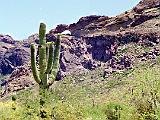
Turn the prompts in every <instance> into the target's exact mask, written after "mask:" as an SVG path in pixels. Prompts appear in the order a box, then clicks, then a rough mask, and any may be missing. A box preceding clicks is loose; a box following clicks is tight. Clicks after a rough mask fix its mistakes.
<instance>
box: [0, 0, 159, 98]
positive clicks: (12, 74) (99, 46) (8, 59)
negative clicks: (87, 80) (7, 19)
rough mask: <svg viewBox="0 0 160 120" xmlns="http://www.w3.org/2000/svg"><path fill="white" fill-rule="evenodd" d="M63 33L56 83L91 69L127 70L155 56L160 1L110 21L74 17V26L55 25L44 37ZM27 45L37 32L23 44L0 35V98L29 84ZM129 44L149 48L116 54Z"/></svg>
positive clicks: (51, 38) (52, 38) (146, 1)
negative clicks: (75, 19) (69, 32)
mask: <svg viewBox="0 0 160 120" xmlns="http://www.w3.org/2000/svg"><path fill="white" fill-rule="evenodd" d="M64 30H69V31H71V35H63V36H62V50H61V59H60V71H59V74H58V76H57V80H60V79H62V78H63V77H64V76H66V75H70V74H73V73H74V74H79V73H81V72H84V71H88V70H93V69H95V68H97V67H103V68H105V70H104V73H103V76H104V77H106V76H108V75H109V74H111V73H113V72H115V71H123V70H128V69H132V68H133V67H134V64H135V63H136V62H138V61H143V60H147V59H154V58H155V57H156V56H159V54H160V50H159V47H158V48H157V47H156V46H157V45H159V42H160V1H159V0H143V1H141V2H140V3H139V4H138V5H137V6H135V7H134V8H133V9H131V10H129V11H125V12H124V13H122V14H120V15H117V16H115V17H108V16H95V15H92V16H86V17H82V18H80V19H79V21H78V22H77V23H73V24H70V25H63V24H61V25H58V26H57V27H56V28H55V29H52V30H51V31H50V32H49V33H48V34H47V35H46V39H47V41H55V35H56V34H57V33H59V32H63V31H64ZM33 42H34V43H37V42H38V35H37V34H35V35H32V36H30V37H28V39H26V40H23V41H15V40H13V39H12V38H11V37H10V36H8V35H0V44H1V45H0V73H1V74H3V75H8V76H7V77H6V78H5V79H3V80H1V81H0V83H1V86H2V87H3V89H2V92H1V96H4V95H6V94H8V93H10V92H14V91H18V90H21V89H24V88H27V87H30V86H32V85H34V81H33V80H32V75H31V70H30V50H29V46H30V43H33ZM130 44H136V45H138V46H140V47H145V48H150V47H152V49H151V50H150V51H147V52H146V51H145V52H143V53H140V54H134V53H133V51H132V49H131V50H130V52H129V53H128V54H121V55H119V54H120V53H122V52H123V51H124V50H125V47H126V46H128V45H130Z"/></svg>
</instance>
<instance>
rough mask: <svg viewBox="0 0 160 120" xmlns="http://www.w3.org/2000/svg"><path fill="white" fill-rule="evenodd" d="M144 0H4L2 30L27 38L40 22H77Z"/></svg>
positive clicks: (50, 24) (111, 13)
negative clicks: (80, 19)
mask: <svg viewBox="0 0 160 120" xmlns="http://www.w3.org/2000/svg"><path fill="white" fill-rule="evenodd" d="M139 1H140V0H0V3H1V6H0V33H1V34H9V35H11V36H12V37H13V38H14V39H18V40H19V39H25V38H27V37H28V36H30V35H31V34H33V33H36V32H37V31H38V27H39V23H40V22H44V23H46V24H47V29H48V30H50V29H52V28H54V27H55V26H56V25H57V24H61V23H64V24H70V23H73V22H77V21H78V19H79V18H80V17H82V16H88V15H106V16H115V15H118V14H120V13H122V12H124V11H126V10H129V9H131V8H132V7H133V6H135V5H136V4H137V3H138V2H139Z"/></svg>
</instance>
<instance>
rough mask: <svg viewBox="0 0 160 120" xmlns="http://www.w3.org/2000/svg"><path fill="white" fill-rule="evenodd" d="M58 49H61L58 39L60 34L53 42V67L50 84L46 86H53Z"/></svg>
mask: <svg viewBox="0 0 160 120" xmlns="http://www.w3.org/2000/svg"><path fill="white" fill-rule="evenodd" d="M60 49H61V39H60V34H58V35H57V40H56V42H55V49H54V57H53V66H52V71H51V77H50V82H49V83H48V86H50V85H52V84H53V82H54V80H55V78H56V75H57V72H58V69H59V58H60Z"/></svg>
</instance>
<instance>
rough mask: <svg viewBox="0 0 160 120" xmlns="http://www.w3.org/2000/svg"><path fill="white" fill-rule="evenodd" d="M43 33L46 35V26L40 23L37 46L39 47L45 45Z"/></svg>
mask: <svg viewBox="0 0 160 120" xmlns="http://www.w3.org/2000/svg"><path fill="white" fill-rule="evenodd" d="M45 33H46V25H45V24H44V23H40V28H39V44H40V45H45V44H46V40H45V39H44V38H45Z"/></svg>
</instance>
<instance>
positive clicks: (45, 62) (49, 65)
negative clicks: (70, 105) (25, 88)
mask: <svg viewBox="0 0 160 120" xmlns="http://www.w3.org/2000/svg"><path fill="white" fill-rule="evenodd" d="M45 33H46V25H45V24H44V23H40V28H39V45H38V54H39V59H38V63H39V67H37V65H36V48H35V45H34V44H31V68H32V73H33V77H34V79H35V81H36V82H37V83H38V84H39V96H40V116H41V117H44V113H43V112H44V111H43V110H42V109H43V107H44V104H45V102H46V91H47V90H48V89H49V87H50V86H51V85H52V84H53V83H54V81H55V78H56V75H57V72H58V69H59V58H60V48H61V40H60V34H58V35H57V39H56V41H55V43H54V44H53V43H52V42H48V43H47V42H46V40H45ZM53 46H54V47H53Z"/></svg>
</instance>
